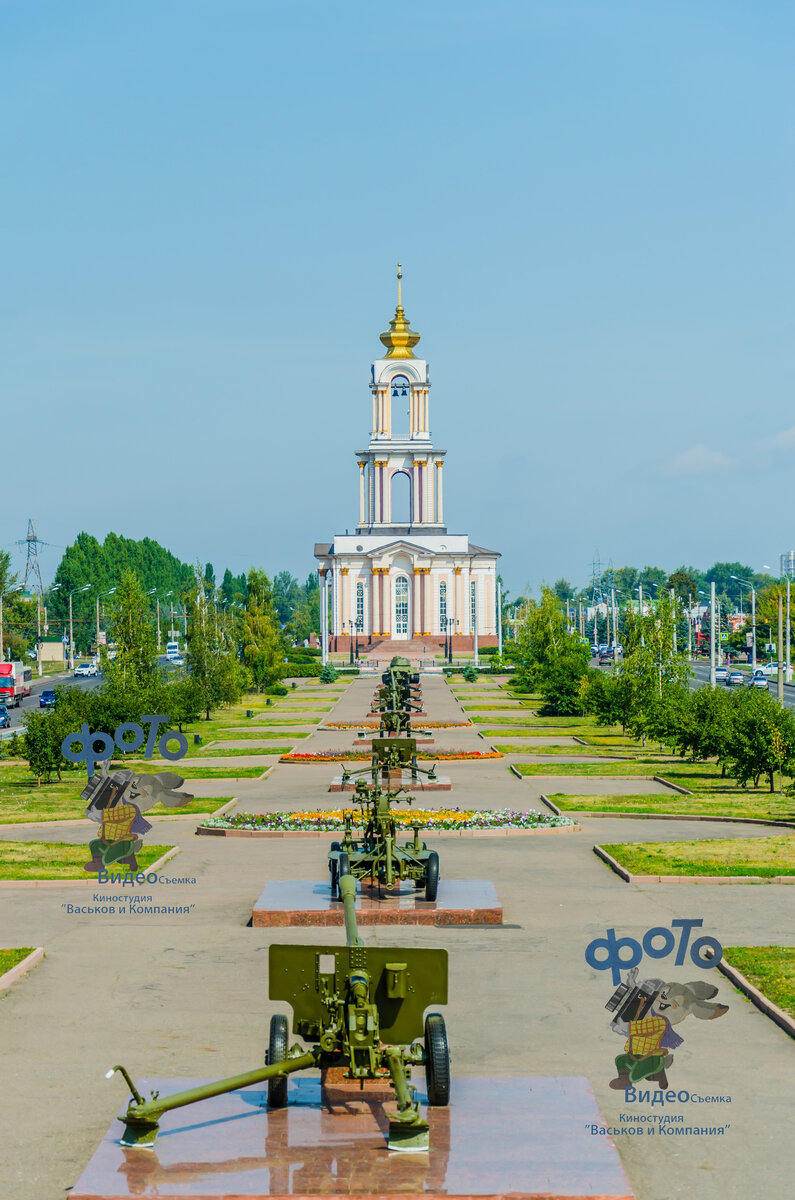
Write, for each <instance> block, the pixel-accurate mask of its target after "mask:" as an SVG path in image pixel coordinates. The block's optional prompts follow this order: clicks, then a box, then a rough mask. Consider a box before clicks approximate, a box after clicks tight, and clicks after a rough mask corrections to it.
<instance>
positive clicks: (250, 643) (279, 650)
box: [242, 571, 286, 692]
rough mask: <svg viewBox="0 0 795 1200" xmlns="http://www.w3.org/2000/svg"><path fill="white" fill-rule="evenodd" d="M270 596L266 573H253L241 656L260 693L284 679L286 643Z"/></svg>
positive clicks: (250, 575)
mask: <svg viewBox="0 0 795 1200" xmlns="http://www.w3.org/2000/svg"><path fill="white" fill-rule="evenodd" d="M260 577H261V578H260ZM270 595H271V593H270V581H269V580H268V577H267V575H265V572H264V571H262V572H254V571H252V572H250V574H249V597H248V604H247V605H246V611H245V613H244V614H243V650H242V657H243V662H244V663H245V665H246V667H247V669H248V674H249V679H250V681H251V683H252V684H253V686H254V688H255V689H256V691H258V692H263V691H265V689H266V688H268V687H272V686H273V684H274V683H278V681H279V680H280V679H283V678H284V665H285V658H286V654H285V650H286V647H285V640H284V638H283V636H282V633H281V630H280V629H279V624H278V618H277V619H275V620H274V618H273V616H272V615H271V614H272V612H273V604H272V602H271V600H270Z"/></svg>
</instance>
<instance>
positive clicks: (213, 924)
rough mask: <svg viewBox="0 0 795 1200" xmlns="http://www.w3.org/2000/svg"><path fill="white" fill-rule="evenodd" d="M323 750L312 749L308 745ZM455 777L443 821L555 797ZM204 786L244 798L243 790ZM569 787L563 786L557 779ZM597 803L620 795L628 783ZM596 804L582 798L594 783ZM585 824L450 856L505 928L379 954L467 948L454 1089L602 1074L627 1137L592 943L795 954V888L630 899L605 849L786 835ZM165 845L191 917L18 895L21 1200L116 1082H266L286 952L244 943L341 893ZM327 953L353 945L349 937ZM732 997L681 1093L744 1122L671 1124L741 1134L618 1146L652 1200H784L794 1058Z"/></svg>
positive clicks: (606, 984) (10, 1152) (646, 890)
mask: <svg viewBox="0 0 795 1200" xmlns="http://www.w3.org/2000/svg"><path fill="white" fill-rule="evenodd" d="M424 690H425V696H426V703H427V707H428V711H429V717H430V719H435V720H444V719H451V718H456V717H458V718H460V707H459V706H458V705H457V703H456V701H455V700H454V698H453V697H452V696H451V695H450V692H449V689H448V688H447V687H446V685H445V684H444V683H443V681H442V680H440V679H438V678H431V679H429V680H427V681H425V683H424ZM371 693H372V680H367V681H364V680H362V681H358V682H356V683H354V684H353V686H352V687H351V689H350V690H349V691H348V692H347V693H346V694H345V695H344V696H343V697H342V699H341V700H340V701H339V703H338V704H337V705H336V708H335V711H334V714H333V719H335V720H346V719H352V717H354V716H361V714H362V711H363V709H364V708H365V707H367V706H368V705H369V695H371ZM455 734H456V737H457V739H458V741H459V742H460V744H462V745H470V744H471V745H472V746H473V747H476V746H478V745H481V746H482V745H483V742H482V740H481V739H479V738H478V737H477V733H476V732H473V731H472V730H471V729H470V730H466V729H464V730H457V731H455ZM326 737H327V735H326V734H315V735H314V738H313V739H306V741H305V742H304V743H303V744H304V745H306V744H308V742H309V741H310V740H316V741H318V742H319V740H321V739H322V740H323V742H325V739H326ZM465 739H466V741H465ZM445 772H446V773H447V772H448V766H447V765H446V766H445ZM333 773H334V767H333V766H326V765H325V764H324V765H323V766H319V767H292V766H286V765H284V764H276V765H275V766H274V767H273V769H272V770H271V772H270V773H269V775H268V777H267V778H266V779H264V780H254V781H245V785H246V787H248V788H249V789H250V790H251V792H252V793H253V792H254V791H255V790H256V792H257V793H258V796H259V798H260V802H261V803H262V804H263V806H266V807H271V806H272V807H282V808H289V807H293V806H294V805H295V804H296V802H297V801H298V799H299V798H300V799H302V800H303V801H304V802H306V803H312V804H316V805H317V806H319V807H323V806H325V805H326V804H329V802H330V801H331V802H333V803H335V804H336V803H338V800H339V798H338V797H337V798H334V797H329V796H328V793H327V792H326V790H325V789H326V788H327V786H328V780H329V777H330V775H331V774H333ZM449 774H450V775H451V777H452V778H453V785H454V790H453V792H452V793H447V794H443V796H442V801H443V803H444V804H450V803H454V804H460V805H462V806H464V805H469V804H470V803H473V802H475V800H476V799H477V801H478V802H479V803H480V804H482V805H483V806H489V807H515V808H520V807H521V808H526V807H528V806H530V805H532V804H533V803H534V800H535V798H536V797H537V795H538V794H539V792H540V791H541V790H543V789H542V788H541V784H542V783H544V784H545V785H549V780H546V781H543V780H541V779H539V778H538V777H535V778H532V779H523V780H519V779H516V778H515V776H513V775H512V774H510V772H509V771H508V770H507V764H506V760H505V759H497V760H488V761H486V762H482V763H477V762H459V763H451V764H449ZM202 782H203V784H204V785H205V786H210V785H211V786H212V787H215V786H216V784H218V785H219V786H221V787H223V788H224V789H225V794H229V793H230V781H229V780H228V779H227V780H217V781H202ZM555 782H556V784H557V785H558V786H559V785H560V783H561V780H560V778H559V777H558V778H557V779H556V780H555ZM598 782H600V783H601V784H605V783H606V782H609V786H610V788H611V789H613V790H617V786H616V785H617V784H619V782H621V783H624V782H626V781H625V780H621V781H619V780H612V779H611V780H609V781H598ZM577 783H578V787H580V788H581V790H584V788H583V786H582V785H583V784H584V783H585V780H579V779H578V780H577ZM242 787H243V784H242V783H238V784H236V785H235V790H236V791H238V792H240V791H241V789H242ZM219 794H220V793H219ZM432 795H433V794H432V793H431V794H430V795H429V797H428V798H429V799H430V796H432ZM424 802H425V797H424V798H423V803H424ZM582 824H583V831H582V833H579V834H562V835H554V834H552V835H545V836H540V837H538V838H530V837H526V838H505V839H496V838H495V839H483V840H475V839H463V838H462V839H454V838H450V839H438V843H437V846H438V849H439V851H440V854H441V857H442V869H443V874H444V875H446V876H449V877H451V878H472V877H476V878H487V879H491V880H493V881H494V883H495V885H496V887H497V890H498V893H499V895H500V898H501V900H502V903H503V906H504V912H505V922H506V924H505V926H504V927H503V928H499V929H495V928H490V929H486V928H482V929H480V928H466V927H465V928H461V929H449V930H448V929H445V930H438V929H424V928H421V927H412V928H411V929H405V930H401V929H395V928H390V927H380V928H378V929H365V930H364V931H363V936H364V938H365V940H366V941H367V942H373V943H376V942H379V943H382V944H387V945H396V946H397V945H400V944H409V945H438V944H440V943H441V944H444V945H445V946H447V947H448V949H449V951H450V971H451V986H450V1003H449V1004H448V1006H447V1009H446V1019H447V1022H448V1028H449V1031H450V1038H451V1043H452V1050H453V1062H454V1069H455V1071H456V1072H458V1073H460V1074H462V1075H465V1074H466V1075H494V1074H496V1075H501V1074H504V1075H518V1074H540V1075H547V1074H548V1075H567V1074H572V1075H581V1074H584V1075H586V1076H588V1078H589V1079H590V1081H591V1084H592V1086H593V1088H594V1091H595V1092H596V1095H597V1098H598V1100H599V1103H600V1105H601V1107H602V1111H603V1113H604V1115H605V1117H606V1119H607V1121H608V1123H609V1124H611V1125H613V1124H618V1121H619V1116H620V1114H621V1112H622V1111H623V1112H627V1111H630V1112H631V1111H633V1110H632V1109H626V1108H625V1107H624V1104H623V1096H622V1094H621V1093H617V1092H613V1091H611V1090H610V1089H609V1088H608V1086H607V1083H608V1081H609V1079H610V1078H611V1077H612V1075H613V1057H614V1055H615V1054H616V1053H618V1052H619V1051H620V1049H621V1046H622V1043H621V1040H620V1039H619V1038H617V1037H616V1036H615V1035H614V1034H613V1033H611V1031H610V1028H609V1015H608V1014H607V1013H606V1012H605V1009H604V1004H605V1002H606V1001H607V999H608V997H609V995H610V993H611V992H612V984H611V983H610V980H609V978H607V976H606V974H605V973H599V972H596V971H595V970H593V969H592V968H590V967H588V966H587V964H586V963H585V959H584V952H585V947H586V946H587V944H588V943H589V942H590V941H591V940H592V939H593V938H596V937H600V936H604V933H605V930H606V929H607V928H613V927H615V928H616V930H617V932H618V933H619V934H620V935H624V936H632V937H635V938H640V937H642V935H643V933H644V932H645V931H646V930H647V929H649V928H650V927H652V926H660V925H661V926H670V922H671V920H672V918H674V917H697V918H701V919H702V920H703V930H704V932H705V933H709V934H712V935H714V936H716V937H718V939H719V940H721V941H722V942H724V943H727V944H746V943H748V944H754V943H780V944H789V943H791V942H792V940H793V938H792V930H793V919H792V918H793V907H794V905H795V889H793V888H786V887H782V886H775V885H769V886H760V887H730V886H717V885H715V886H699V887H697V888H695V887H690V886H687V885H659V884H631V885H627V884H624V883H622V882H621V881H620V880H619V879H618V878H617V877H616V876H615V875H614V874H612V872H610V871H609V870H608V869H607V867H605V866H604V865H603V864H602V863H601V862H600V861H599V860H598V859H597V858H596V856H595V855H594V854H593V852H592V850H591V846H592V844H593V842H594V841H597V840H598V841H633V840H637V841H640V840H650V839H652V838H653V839H655V840H669V839H679V838H686V839H687V840H693V839H696V838H700V837H709V838H715V837H737V836H754V835H757V836H764V835H766V834H768V835H769V831H767V830H765V829H763V828H762V829H760V827H754V826H742V825H740V826H738V825H733V824H730V825H721V824H708V825H706V824H705V825H703V826H702V825H696V824H694V823H691V822H677V821H661V822H659V823H655V822H653V821H648V820H644V821H637V822H634V821H632V820H631V819H620V820H618V819H615V820H614V819H611V818H601V819H588V818H584V819H583V821H582ZM156 825H157V828H156V830H155V833H154V835H153V836H154V837H156V838H157V840H158V841H161V842H170V841H171V840H173V841H175V842H176V843H177V844H179V845H180V846H181V847H182V853H181V854H180V855H179V856H178V857H177V858H176V859H175V860H174V861H173V862H172V863H170V864H169V865H168V867H167V868H166V870H165V871H164V874H165V875H167V876H168V877H178V878H182V877H187V878H195V879H196V881H197V882H196V883H195V884H184V885H181V884H175V885H171V886H169V887H165V886H162V885H161V886H159V887H151V888H147V889H144V890H143V894H144V895H152V896H153V897H154V899H153V900H152V901H149V902H148V903H149V904H158V903H159V904H165V905H171V906H182V905H186V906H187V905H192V906H193V907H192V908H191V910H190V912H189V913H187V914H185V915H170V916H169V915H165V916H157V915H143V914H134V915H128V914H125V915H123V916H111V915H99V914H93V915H88V914H74V913H68V912H67V911H66V909H65V908H64V907H63V905H65V904H68V903H71V904H77V903H82V904H86V903H90V900H89V897H91V896H92V893H93V892H94V891H96V892H97V895H103V896H104V895H110V894H111V893H112V892H114V891H115V892H116V893H117V894H118V895H119V896H120V901H121V903H123V904H125V905H126V904H128V903H129V899H130V895H129V893H130V889H129V888H125V889H118V888H117V889H111V888H107V887H104V888H97V889H92V888H80V889H78V888H71V889H67V888H47V889H23V888H18V889H17V888H15V889H11V890H3V892H2V893H0V945H15V944H16V945H19V944H20V943H22V944H26V945H43V946H45V948H46V953H47V957H46V959H45V961H44V962H43V963H42V964H41V965H40V966H39V967H38V968H36V970H35V971H33V972H32V973H31V975H30V976H29V977H28V978H27V979H25V980H24V981H23V982H22V983H21V984H19V985H17V986H16V987H14V988H13V989H12V990H11V991H10V992H8V993H6V994H5V995H4V996H3V997H2V999H0V1016H1V1017H2V1020H1V1021H0V1053H2V1057H3V1065H4V1084H5V1086H4V1088H3V1089H2V1090H0V1122H2V1128H3V1129H4V1130H5V1131H6V1134H5V1138H4V1144H3V1155H2V1161H1V1162H0V1196H2V1197H3V1198H5V1197H6V1196H8V1197H9V1198H11V1197H13V1198H14V1200H62V1198H63V1196H64V1191H65V1189H67V1188H68V1187H69V1186H70V1185H72V1184H74V1182H75V1180H76V1178H77V1176H78V1174H79V1172H80V1170H81V1169H82V1167H83V1166H84V1164H85V1162H86V1160H87V1158H88V1157H89V1155H90V1154H91V1152H92V1151H93V1149H94V1148H95V1146H96V1144H97V1142H98V1141H99V1139H100V1137H101V1136H102V1134H103V1133H104V1131H105V1129H106V1128H107V1125H108V1123H109V1120H110V1118H111V1117H112V1116H113V1115H114V1114H115V1113H116V1112H118V1111H119V1110H120V1109H121V1108H122V1107H123V1104H124V1102H125V1099H126V1096H125V1089H124V1087H123V1085H122V1084H121V1083H120V1082H119V1080H118V1078H115V1079H113V1080H111V1081H108V1080H105V1079H104V1077H103V1076H104V1072H105V1071H106V1070H107V1069H108V1067H110V1066H111V1065H113V1064H114V1063H117V1062H122V1063H124V1064H125V1065H126V1066H128V1068H129V1069H130V1071H131V1072H132V1074H133V1076H140V1075H163V1076H178V1075H185V1076H191V1075H195V1076H208V1075H210V1076H212V1075H218V1076H220V1075H223V1074H227V1073H231V1072H235V1071H239V1070H245V1069H247V1068H250V1067H253V1066H255V1065H256V1064H258V1063H260V1062H261V1061H262V1053H263V1048H264V1045H265V1040H266V1037H267V1025H268V1019H269V1016H270V1013H271V1012H272V1011H273V1007H274V1006H273V1005H271V1004H270V1003H269V1001H268V999H267V949H268V944H269V941H270V938H271V936H272V935H271V934H270V933H269V931H268V930H266V929H249V928H247V927H246V922H247V920H248V918H249V916H250V913H251V906H252V903H253V901H254V900H255V899H256V897H257V895H258V894H259V892H260V891H261V890H262V887H263V885H264V883H265V882H266V881H267V880H268V879H290V878H293V879H295V878H298V879H322V878H324V877H325V876H326V844H325V841H324V840H323V839H309V840H306V841H303V840H299V839H288V840H285V841H269V840H253V839H252V840H247V839H229V840H225V839H220V838H197V837H194V836H193V835H192V832H191V824H190V822H184V821H172V820H169V819H158V820H157V822H156ZM63 828H64V827H62V829H63ZM78 834H79V836H78ZM72 837H73V838H74V840H80V841H82V840H84V831H83V830H82V829H79V828H78V829H74V832H73V834H72ZM70 840H71V838H70ZM428 840H429V841H430V840H431V839H430V838H429V839H428ZM78 896H79V899H78ZM323 936H324V937H326V936H328V937H329V940H332V941H337V940H338V935H337V933H336V931H335V932H331V931H328V932H327V933H324V935H323ZM316 937H317V932H316V931H314V930H302V929H287V930H280V931H279V933H278V938H279V941H284V942H304V941H314V940H315V939H316ZM654 969H655V972H659V973H660V974H662V975H666V976H668V975H669V974H670V977H671V978H672V979H675V980H677V981H681V982H687V981H689V980H691V979H694V978H699V977H701V978H703V977H704V976H705V975H706V974H707V973H705V972H701V971H699V970H698V969H697V968H695V967H693V966H692V965H688V966H683V967H681V968H675V967H673V966H672V960H664V961H657V962H655V964H654ZM707 977H708V978H710V980H712V978H713V977H712V974H711V973H710V974H709V975H708V976H707ZM715 982H716V983H717V985H718V987H719V990H720V999H721V1000H722V1001H724V1002H725V1003H727V1004H728V1005H729V1012H728V1013H727V1015H726V1016H725V1017H723V1018H722V1019H720V1020H718V1021H712V1022H700V1021H696V1020H695V1019H692V1018H691V1019H688V1021H687V1022H686V1023H685V1024H684V1026H681V1027H679V1028H680V1032H681V1033H682V1034H683V1036H684V1038H685V1043H684V1045H683V1046H682V1048H681V1049H680V1050H678V1051H677V1052H676V1061H675V1063H674V1066H673V1067H672V1068H671V1070H670V1071H669V1078H670V1084H671V1087H672V1088H675V1089H676V1090H677V1091H679V1090H681V1089H687V1090H688V1091H691V1092H696V1093H699V1094H701V1095H723V1096H731V1097H732V1103H731V1104H730V1105H726V1104H709V1105H707V1104H702V1105H698V1106H697V1105H688V1106H686V1107H685V1106H677V1105H674V1106H673V1107H671V1108H668V1107H666V1108H665V1109H659V1108H655V1109H654V1110H653V1111H654V1112H655V1113H659V1112H663V1113H666V1112H669V1111H670V1112H673V1113H674V1114H678V1113H682V1112H683V1113H684V1116H685V1124H687V1125H699V1126H700V1125H703V1126H715V1125H719V1124H724V1123H725V1122H730V1126H731V1127H730V1129H729V1131H728V1132H727V1133H726V1134H725V1135H723V1136H709V1137H708V1136H696V1137H688V1136H678V1137H674V1136H671V1137H668V1138H665V1137H662V1136H659V1135H658V1136H656V1137H648V1136H639V1137H633V1138H631V1139H630V1138H628V1137H627V1138H621V1139H618V1144H619V1150H620V1153H621V1155H622V1158H623V1160H624V1163H625V1165H626V1167H627V1170H628V1173H629V1175H630V1178H631V1181H632V1184H633V1186H634V1188H635V1190H636V1194H637V1196H638V1198H639V1200H749V1197H757V1196H759V1197H766V1198H768V1197H769V1198H770V1200H778V1198H779V1197H781V1198H782V1200H783V1197H784V1196H785V1195H786V1194H787V1186H788V1185H787V1184H786V1183H785V1181H786V1180H788V1179H789V1178H790V1175H789V1171H790V1168H791V1151H790V1149H789V1140H788V1137H787V1134H786V1129H787V1118H788V1116H789V1113H790V1112H791V1092H792V1085H791V1062H792V1043H791V1041H790V1039H788V1038H787V1036H786V1035H785V1034H784V1033H783V1032H781V1031H780V1030H779V1029H777V1028H776V1027H775V1026H774V1025H773V1024H772V1023H771V1022H769V1021H768V1020H767V1018H765V1017H764V1016H763V1015H762V1014H761V1013H759V1012H758V1010H757V1009H755V1008H754V1007H753V1006H751V1005H750V1004H748V1003H746V1002H745V1001H744V1000H743V999H742V998H741V997H740V996H739V995H738V994H736V993H735V992H734V991H733V989H732V988H730V987H729V986H728V984H727V983H726V981H725V980H723V979H722V977H717V979H716V980H715ZM279 1007H283V1006H279ZM635 1107H637V1106H635ZM646 1111H650V1110H646Z"/></svg>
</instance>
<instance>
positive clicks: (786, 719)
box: [728, 688, 795, 792]
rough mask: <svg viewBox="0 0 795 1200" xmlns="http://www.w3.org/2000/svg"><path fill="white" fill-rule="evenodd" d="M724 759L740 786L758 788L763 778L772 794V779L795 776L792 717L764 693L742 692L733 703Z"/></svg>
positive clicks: (794, 727)
mask: <svg viewBox="0 0 795 1200" xmlns="http://www.w3.org/2000/svg"><path fill="white" fill-rule="evenodd" d="M728 757H729V760H730V763H729V774H730V775H733V776H734V778H735V779H737V780H739V782H740V783H741V784H743V786H745V785H747V784H748V783H749V782H750V781H751V780H753V784H754V787H758V786H759V780H760V779H761V777H762V776H763V775H765V776H766V777H767V780H768V783H769V785H770V791H771V792H773V791H775V790H776V775H778V776H779V778H780V777H781V776H782V775H788V776H792V775H795V716H793V714H792V713H791V712H790V710H789V709H787V708H782V707H781V705H780V704H778V703H777V702H776V701H775V700H773V698H772V697H771V696H770V695H768V693H767V692H761V693H760V692H758V691H757V690H756V689H755V688H754V689H750V690H746V689H743V690H742V691H741V692H739V693H738V694H737V695H736V697H735V698H734V700H733V720H732V726H731V733H730V737H729V744H728Z"/></svg>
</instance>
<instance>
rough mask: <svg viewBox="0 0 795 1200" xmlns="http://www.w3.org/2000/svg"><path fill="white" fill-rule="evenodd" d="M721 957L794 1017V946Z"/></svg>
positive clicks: (735, 950)
mask: <svg viewBox="0 0 795 1200" xmlns="http://www.w3.org/2000/svg"><path fill="white" fill-rule="evenodd" d="M0 954H2V951H0ZM723 957H724V958H725V959H726V961H727V963H729V965H730V966H732V967H736V968H737V970H738V971H741V972H742V973H743V975H744V976H745V978H746V979H747V980H748V982H749V983H752V984H753V985H754V987H755V988H758V989H759V991H760V992H762V993H763V994H764V995H765V996H767V998H768V1000H772V1002H773V1003H774V1004H777V1005H778V1007H779V1008H783V1010H784V1012H786V1013H789V1015H790V1016H791V1017H795V947H793V946H724V947H723Z"/></svg>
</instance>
